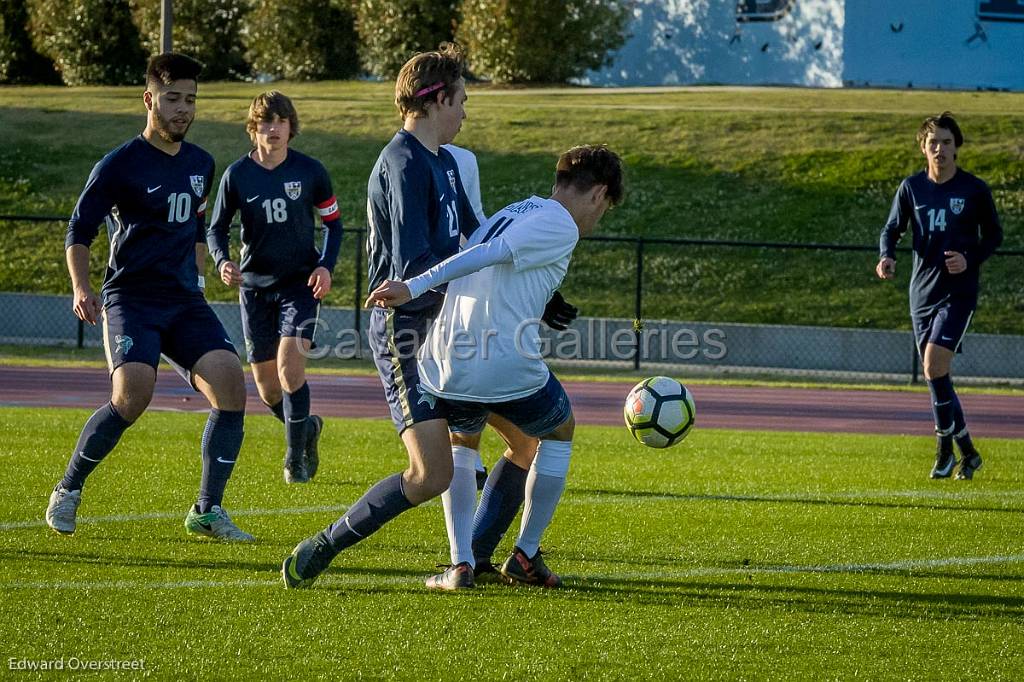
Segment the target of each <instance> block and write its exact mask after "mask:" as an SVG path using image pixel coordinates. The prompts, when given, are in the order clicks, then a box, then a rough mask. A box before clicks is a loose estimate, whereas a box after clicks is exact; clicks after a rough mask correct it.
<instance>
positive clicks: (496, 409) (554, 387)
mask: <svg viewBox="0 0 1024 682" xmlns="http://www.w3.org/2000/svg"><path fill="white" fill-rule="evenodd" d="M437 400H438V403H439V404H440V405H441V406H442V407H443V408H444V410H445V412H446V414H447V419H448V428H449V430H451V431H452V432H454V433H466V434H477V433H480V432H481V431H483V430H484V426H486V425H487V417H488V416H489V415H490V414H491V413H492V412H493V413H494V414H496V415H498V416H499V417H504V418H505V419H507V420H509V421H510V422H512V423H513V424H515V425H516V426H517V427H518V428H519V430H520V431H522V432H523V433H525V434H526V435H527V436H532V437H534V438H540V437H541V436H546V435H547V434H549V433H551V432H552V431H554V430H555V429H557V428H558V427H559V426H561V425H562V424H563V423H565V421H566V420H567V419H569V417H571V416H572V405H570V403H569V396H568V395H566V393H565V389H564V388H562V384H561V383H559V381H558V379H557V378H555V375H554V374H550V375H549V376H548V381H547V383H546V384H544V386H543V387H542V388H540V389H538V390H537V391H536V392H534V393H531V394H530V395H528V396H526V397H525V398H516V399H515V400H509V401H506V402H502V403H480V402H470V401H465V400H451V399H450V398H438V399H437Z"/></svg>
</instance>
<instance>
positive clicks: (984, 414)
mask: <svg viewBox="0 0 1024 682" xmlns="http://www.w3.org/2000/svg"><path fill="white" fill-rule="evenodd" d="M247 380H248V381H249V404H248V410H249V413H250V414H260V413H262V412H263V411H264V409H265V408H264V407H263V405H262V404H261V403H260V401H259V399H258V398H257V397H256V389H255V387H254V386H253V385H252V378H251V377H250V376H248V375H247ZM309 384H310V389H311V391H312V394H313V406H314V408H315V410H316V412H317V413H318V414H322V415H325V416H331V417H375V418H381V419H386V418H387V417H388V409H387V405H386V404H385V403H384V396H383V390H382V389H381V386H380V382H379V381H378V379H377V378H376V377H373V376H335V375H325V374H312V375H310V376H309ZM564 384H565V389H566V391H567V392H568V393H569V396H570V398H571V399H572V403H573V409H574V411H575V414H576V420H577V421H578V422H579V423H581V424H603V425H620V424H622V401H623V399H624V398H625V396H626V393H627V392H628V391H629V389H630V388H631V387H632V385H633V382H631V381H624V382H611V381H600V382H599V381H594V382H574V381H568V382H564ZM692 390H693V395H694V399H695V401H696V403H697V423H698V424H699V425H700V426H701V427H706V428H719V429H750V430H771V431H822V432H837V433H839V432H846V433H878V434H911V435H929V434H931V433H932V425H931V424H932V417H931V407H930V405H929V400H928V394H927V393H910V392H897V391H861V390H830V389H805V388H747V387H741V386H703V385H697V386H694V387H693V389H692ZM109 397H110V382H109V380H108V378H107V372H106V370H105V369H62V368H48V367H5V366H0V405H6V406H13V405H21V406H34V407H85V408H94V407H97V406H99V405H101V404H103V403H104V402H105V401H106V400H108V399H109ZM961 402H962V403H963V406H964V411H965V412H966V413H967V418H968V420H969V423H970V426H971V432H972V433H974V434H976V435H977V436H982V437H989V438H1024V397H1020V396H1002V395H965V396H962V397H961ZM152 407H154V408H157V409H163V410H188V411H196V410H205V409H207V405H206V401H205V400H204V399H203V397H202V396H200V395H199V394H197V393H195V392H194V391H193V390H192V389H191V388H190V387H188V386H187V385H186V384H185V383H184V382H183V381H182V380H181V378H180V377H178V375H176V374H174V373H173V372H171V371H167V370H162V371H160V373H159V375H158V378H157V384H156V392H155V395H154V396H153V403H152Z"/></svg>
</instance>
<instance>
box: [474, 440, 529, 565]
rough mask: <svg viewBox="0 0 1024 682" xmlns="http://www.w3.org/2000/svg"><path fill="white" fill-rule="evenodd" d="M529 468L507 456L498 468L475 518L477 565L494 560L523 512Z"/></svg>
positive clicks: (487, 483)
mask: <svg viewBox="0 0 1024 682" xmlns="http://www.w3.org/2000/svg"><path fill="white" fill-rule="evenodd" d="M529 473H530V472H529V470H528V469H520V468H519V467H518V466H516V465H515V464H513V463H512V462H511V461H510V460H508V459H506V458H505V457H500V458H499V459H498V463H497V464H495V465H494V468H493V469H492V470H491V473H490V475H489V476H488V477H487V482H486V483H485V484H484V491H483V493H482V494H481V495H480V506H479V507H477V509H476V515H475V516H474V517H473V557H474V558H475V559H476V562H477V564H478V565H479V564H480V563H483V562H487V561H490V560H491V556H492V555H493V554H494V550H495V549H497V547H498V543H499V542H501V538H502V537H504V536H505V533H506V532H508V528H509V526H511V525H512V521H514V520H515V518H516V514H517V513H519V507H520V506H522V504H523V499H524V498H525V497H526V476H527V474H529Z"/></svg>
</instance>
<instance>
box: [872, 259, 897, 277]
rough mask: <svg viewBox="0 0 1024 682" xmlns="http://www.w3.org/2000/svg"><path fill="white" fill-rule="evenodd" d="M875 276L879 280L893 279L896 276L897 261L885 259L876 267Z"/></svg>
mask: <svg viewBox="0 0 1024 682" xmlns="http://www.w3.org/2000/svg"><path fill="white" fill-rule="evenodd" d="M875 274H876V275H878V277H879V279H892V278H893V277H895V276H896V261H894V260H893V259H892V258H883V259H881V260H880V261H878V265H876V266H875Z"/></svg>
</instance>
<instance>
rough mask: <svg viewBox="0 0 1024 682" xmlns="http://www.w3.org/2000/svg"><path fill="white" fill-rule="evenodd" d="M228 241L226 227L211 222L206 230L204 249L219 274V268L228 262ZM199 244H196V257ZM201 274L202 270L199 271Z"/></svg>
mask: <svg viewBox="0 0 1024 682" xmlns="http://www.w3.org/2000/svg"><path fill="white" fill-rule="evenodd" d="M229 244H230V240H229V237H228V226H226V225H225V226H222V225H220V224H219V223H218V222H216V221H215V222H213V223H211V225H210V226H209V227H208V228H207V229H206V249H207V251H208V252H209V255H210V256H211V257H212V258H213V262H214V265H215V266H216V268H217V272H220V266H221V264H222V263H224V261H226V260H230V259H231V258H230V256H229V255H228V254H229V251H228V248H229ZM198 251H199V244H198V243H197V244H196V256H197V257H198V255H199V253H198ZM200 272H202V269H200Z"/></svg>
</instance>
